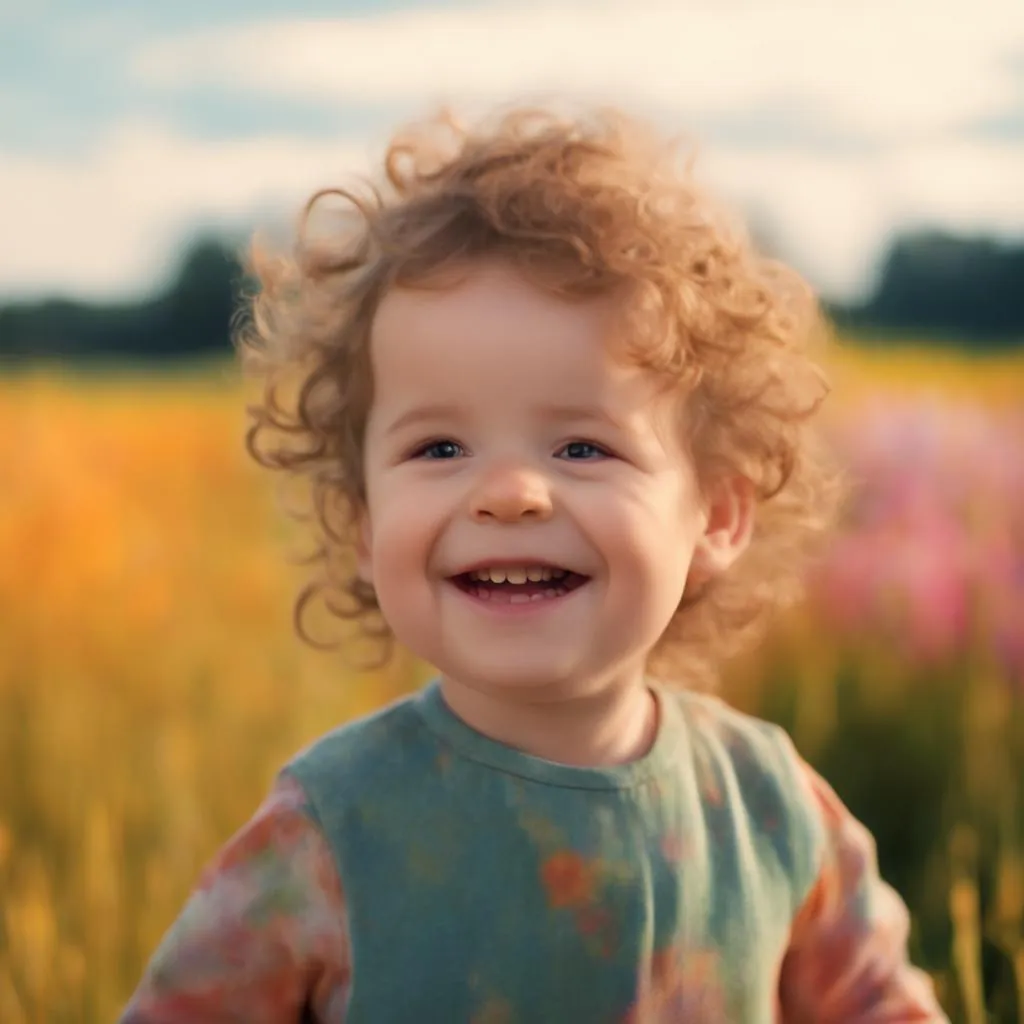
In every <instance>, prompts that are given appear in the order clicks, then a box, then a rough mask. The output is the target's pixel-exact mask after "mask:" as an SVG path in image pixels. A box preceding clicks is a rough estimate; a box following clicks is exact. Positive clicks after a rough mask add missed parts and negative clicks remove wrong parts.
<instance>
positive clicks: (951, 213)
mask: <svg viewBox="0 0 1024 1024" xmlns="http://www.w3.org/2000/svg"><path fill="white" fill-rule="evenodd" d="M377 153H379V149H378V148H377V147H375V146H374V145H372V144H371V143H370V142H365V143H363V142H358V141H353V140H349V141H347V142H343V143H340V144H334V143H329V142H324V143H319V142H303V141H300V140H295V139H288V138H283V137H282V138H260V139H254V140H249V141H227V142H212V143H202V142H197V141H195V140H189V139H186V138H182V137H180V136H176V135H174V134H171V133H169V132H167V131H164V130H159V129H157V128H154V127H152V126H145V125H125V126H122V127H121V128H120V129H118V130H117V131H116V132H114V133H112V134H111V135H110V136H108V137H106V138H104V139H101V140H99V141H98V142H97V144H96V147H95V149H94V150H93V151H92V152H91V153H89V154H87V155H86V156H85V157H83V158H82V159H81V160H79V161H77V162H75V163H74V164H68V163H66V162H58V161H57V160H56V159H53V158H42V157H34V158H29V157H20V158H16V159H12V158H6V159H5V158H0V197H3V198H2V200H0V201H2V203H3V204H4V207H5V208H4V209H2V210H0V221H2V223H3V225H4V238H5V243H7V244H5V245H3V246H0V292H3V293H7V294H12V293H18V292H22V293H38V292H39V291H60V292H66V293H71V294H82V295H92V296H121V295H123V294H125V292H127V291H136V290H144V289H146V288H148V287H150V286H151V285H152V284H153V282H154V279H155V278H156V276H157V275H159V274H160V273H162V272H165V271H166V269H167V267H166V261H167V259H168V258H169V257H173V256H174V255H176V252H177V247H178V245H179V243H180V241H181V238H182V233H183V230H184V229H185V228H186V227H187V226H190V225H197V224H200V223H201V224H212V225H228V226H231V227H243V228H246V229H248V228H249V227H250V226H252V225H255V224H269V223H271V222H272V221H273V220H274V219H276V218H277V217H279V216H280V215H281V214H288V215H292V214H294V213H295V211H296V210H297V209H298V207H299V205H300V204H301V203H302V202H303V200H304V199H306V198H307V197H308V195H309V193H311V192H312V191H313V190H315V189H317V188H321V187H324V186H330V185H335V184H341V183H345V182H346V181H348V182H351V181H352V180H353V179H354V178H355V177H357V176H360V175H363V174H365V173H366V172H367V170H368V169H369V168H370V162H371V159H372V157H373V156H375V155H376V154H377ZM698 171H699V173H700V175H701V177H702V178H703V179H704V180H705V181H707V182H708V183H709V184H711V185H712V186H713V187H715V188H716V189H717V191H719V192H720V193H721V194H723V195H724V196H725V197H726V198H727V199H729V200H730V201H732V202H733V203H735V204H738V205H739V206H740V207H741V208H743V209H748V210H749V209H753V210H758V211H763V212H764V213H765V214H767V216H768V218H769V221H770V223H771V224H772V225H774V226H776V227H777V229H778V231H779V234H780V236H781V240H782V242H783V244H784V247H785V250H786V254H787V255H788V256H789V257H790V258H791V259H792V260H793V261H794V262H795V263H796V264H797V265H798V266H799V267H800V269H801V270H802V271H803V272H804V273H806V274H807V275H808V276H809V277H810V278H811V280H812V281H813V282H814V283H815V284H816V285H817V286H818V287H820V288H823V289H824V290H826V291H827V292H828V293H830V294H832V295H849V294H851V293H855V292H856V291H857V290H858V289H860V288H862V287H863V286H864V284H865V282H866V281H868V280H869V278H870V273H871V270H872V267H873V262H874V260H875V257H876V256H877V253H878V247H879V244H880V242H881V240H883V239H884V237H885V235H886V233H887V232H888V231H889V230H891V229H892V228H893V227H894V226H899V225H901V224H906V223H932V224H940V225H943V224H944V225H948V226H952V227H956V228H959V229H963V230H974V229H978V228H981V229H985V230H990V231H995V232H1004V233H1005V232H1017V233H1024V190H1022V189H1021V188H1020V187H1019V183H1020V182H1021V181H1024V147H1018V148H1016V149H1011V148H1008V147H1002V148H1001V147H997V146H985V145H982V144H966V143H957V142H955V141H954V142H948V143H936V144H933V145H931V146H930V147H919V148H913V149H908V150H896V151H892V152H888V153H885V152H882V153H873V154H872V153H868V154H864V155H862V156H860V157H856V158H840V157H839V156H833V157H821V156H816V155H812V154H808V153H806V152H793V151H787V150H783V149H777V150H773V151H762V152H753V153H752V152H749V151H740V150H729V149H715V150H710V149H709V150H706V151H705V152H704V153H703V154H702V157H701V161H700V163H699V164H698ZM11 239H13V240H14V241H13V244H11V243H10V242H9V240H11Z"/></svg>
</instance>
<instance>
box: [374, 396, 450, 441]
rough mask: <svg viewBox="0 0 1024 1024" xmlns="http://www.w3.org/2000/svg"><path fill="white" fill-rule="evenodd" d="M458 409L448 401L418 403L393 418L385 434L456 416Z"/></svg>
mask: <svg viewBox="0 0 1024 1024" xmlns="http://www.w3.org/2000/svg"><path fill="white" fill-rule="evenodd" d="M457 413H458V410H457V409H456V408H455V406H454V405H450V404H447V403H434V404H432V405H417V406H414V407H413V408H412V409H407V410H406V411H405V412H403V413H402V415H401V416H397V417H396V418H395V419H393V420H392V421H391V422H390V423H389V424H388V426H387V429H386V430H385V431H384V433H385V434H397V433H399V432H400V431H402V430H405V429H406V428H407V427H415V426H418V425H419V424H421V423H431V422H435V421H436V420H443V419H451V418H453V417H454V416H456V415H457Z"/></svg>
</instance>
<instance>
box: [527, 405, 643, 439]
mask: <svg viewBox="0 0 1024 1024" xmlns="http://www.w3.org/2000/svg"><path fill="white" fill-rule="evenodd" d="M540 412H541V413H542V414H543V415H545V416H547V417H549V418H550V419H553V420H557V421H559V422H562V423H565V422H581V421H584V422H591V423H603V424H606V425H608V426H610V427H614V428H615V429H616V430H619V431H622V432H623V433H625V432H626V430H627V427H626V424H625V423H624V422H623V421H622V420H621V419H619V418H618V417H616V416H613V415H612V414H611V413H610V412H608V410H607V409H603V408H601V406H590V405H543V406H541V407H540Z"/></svg>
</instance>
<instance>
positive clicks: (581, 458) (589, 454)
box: [558, 441, 608, 462]
mask: <svg viewBox="0 0 1024 1024" xmlns="http://www.w3.org/2000/svg"><path fill="white" fill-rule="evenodd" d="M558 454H559V456H560V457H561V458H563V459H568V460H569V461H570V462H593V461H594V460H595V459H606V458H608V452H607V451H605V449H604V448H602V447H600V446H599V445H596V444H591V443H590V441H570V442H569V443H568V444H567V445H565V446H564V447H563V448H562V449H561V450H560V451H559V453H558Z"/></svg>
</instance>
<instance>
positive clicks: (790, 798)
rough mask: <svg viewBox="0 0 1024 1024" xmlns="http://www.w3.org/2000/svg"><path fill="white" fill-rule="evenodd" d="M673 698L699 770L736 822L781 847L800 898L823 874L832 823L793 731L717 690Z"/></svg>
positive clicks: (776, 851)
mask: <svg viewBox="0 0 1024 1024" xmlns="http://www.w3.org/2000/svg"><path fill="white" fill-rule="evenodd" d="M671 699H672V700H674V701H675V702H677V706H678V707H679V708H680V710H681V712H682V714H683V718H684V720H685V722H686V725H687V736H688V742H689V745H690V749H691V751H692V758H693V764H694V770H695V771H696V772H697V773H698V775H700V774H702V773H703V774H704V775H705V776H708V777H710V778H711V780H712V783H711V785H712V787H713V788H714V789H717V791H718V793H719V795H720V799H721V801H722V802H723V804H725V805H727V807H728V811H729V814H730V816H731V819H732V821H733V824H734V826H735V827H736V828H738V829H742V831H744V832H745V833H746V834H747V835H748V836H749V837H750V838H751V839H752V840H754V841H755V842H759V843H760V844H761V845H762V846H763V847H764V848H765V849H766V850H771V851H774V855H775V857H777V859H778V862H779V865H780V866H781V868H782V869H783V870H785V872H786V874H787V875H789V876H790V878H791V879H792V880H793V882H794V883H795V891H796V893H797V895H798V896H799V894H800V893H802V891H803V890H805V889H807V888H809V886H810V885H811V884H812V881H813V879H814V877H815V876H816V874H817V871H818V867H819V865H820V861H821V857H822V852H823V847H824V843H825V822H824V820H823V816H822V813H821V807H820V804H819V802H818V801H817V800H816V799H815V794H814V793H813V792H812V789H811V787H810V786H809V784H808V779H809V775H810V774H811V773H810V772H809V769H808V768H807V765H806V764H805V762H804V761H803V759H802V758H801V757H800V755H799V754H798V753H797V750H796V748H795V746H794V745H793V741H792V740H791V739H790V737H789V734H788V733H787V732H786V731H785V730H784V729H783V728H782V727H781V726H778V725H776V724H774V723H772V722H767V721H764V720H763V719H759V718H756V717H754V716H753V715H749V714H746V713H744V712H742V711H738V710H737V709H735V708H733V707H730V706H729V705H728V704H727V703H726V702H725V701H724V700H723V699H722V698H720V697H718V696H717V695H714V694H706V693H692V692H678V691H675V692H673V693H672V696H671Z"/></svg>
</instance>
